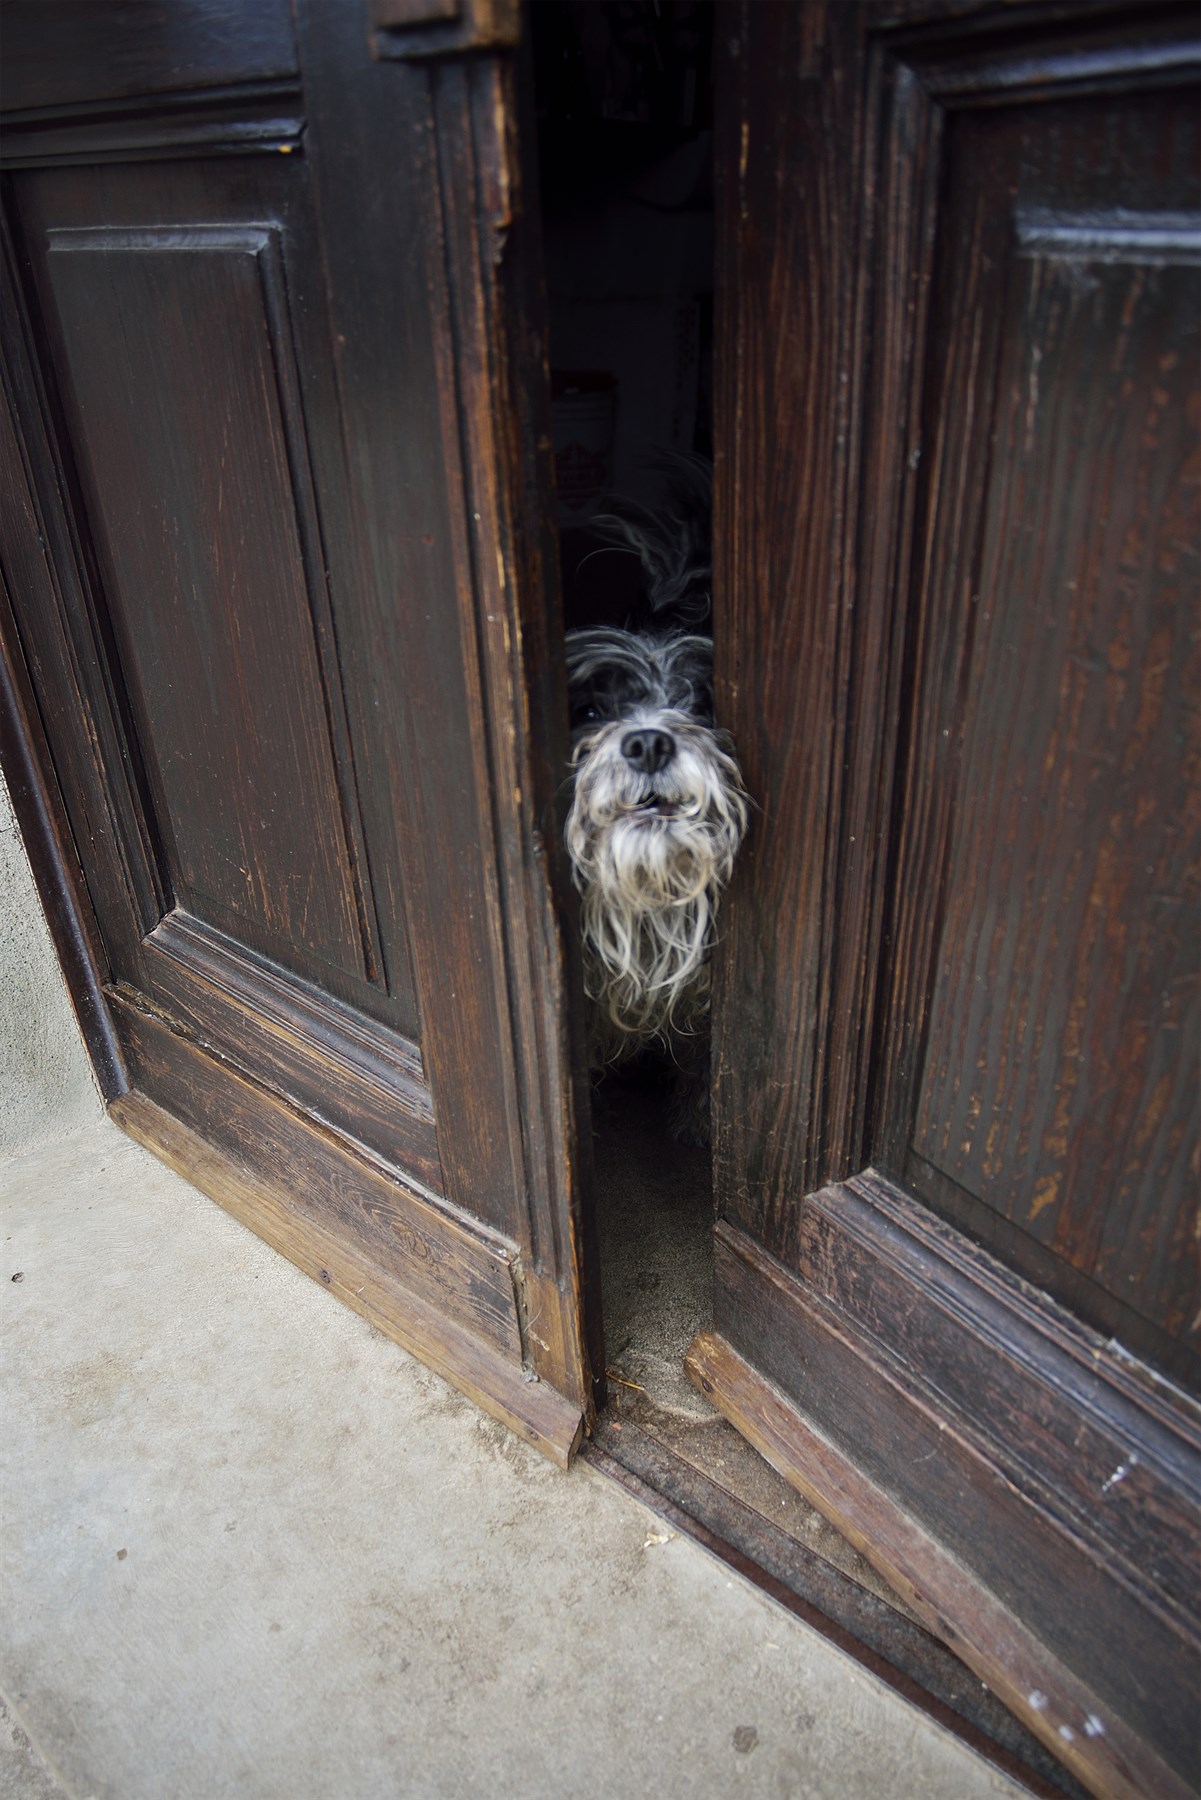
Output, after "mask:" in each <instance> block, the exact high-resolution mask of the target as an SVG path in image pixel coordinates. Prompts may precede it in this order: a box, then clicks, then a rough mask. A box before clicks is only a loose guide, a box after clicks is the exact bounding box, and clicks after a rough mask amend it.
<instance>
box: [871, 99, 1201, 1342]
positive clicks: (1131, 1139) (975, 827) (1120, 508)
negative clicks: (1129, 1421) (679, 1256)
mask: <svg viewBox="0 0 1201 1800" xmlns="http://www.w3.org/2000/svg"><path fill="white" fill-rule="evenodd" d="M1154 107H1155V114H1154V125H1155V134H1154V137H1152V134H1151V130H1150V120H1140V119H1139V118H1138V117H1137V109H1135V108H1134V107H1132V106H1130V105H1127V106H1126V108H1125V110H1124V115H1123V119H1122V123H1121V126H1120V127H1119V126H1117V125H1116V124H1114V125H1111V127H1110V137H1111V145H1110V154H1111V156H1112V158H1113V164H1112V167H1111V168H1103V169H1102V170H1100V171H1098V173H1097V177H1096V186H1097V188H1098V189H1100V188H1101V187H1102V184H1103V183H1104V185H1105V186H1106V187H1108V189H1109V191H1110V195H1111V198H1112V200H1113V203H1114V207H1115V208H1116V214H1115V212H1113V211H1111V212H1109V213H1108V214H1106V213H1104V212H1100V211H1097V210H1094V209H1091V208H1088V207H1087V206H1086V207H1083V208H1080V207H1078V208H1077V209H1076V210H1075V211H1070V210H1067V209H1063V208H1057V207H1056V206H1055V201H1056V199H1057V196H1056V195H1055V193H1054V191H1052V192H1051V193H1050V194H1048V193H1047V191H1046V187H1044V186H1043V183H1042V181H1040V180H1039V177H1040V176H1042V175H1043V170H1044V169H1058V168H1062V167H1064V166H1065V165H1067V166H1077V165H1078V164H1079V162H1080V161H1081V160H1082V159H1083V158H1084V156H1085V153H1086V152H1085V141H1086V134H1089V141H1092V139H1093V138H1094V137H1095V135H1096V130H1097V128H1096V126H1095V125H1094V126H1093V127H1092V130H1091V133H1090V129H1089V121H1088V119H1087V118H1086V117H1080V118H1076V119H1072V118H1069V117H1064V116H1061V117H1059V118H1055V117H1053V116H1052V117H1047V118H1045V119H1042V118H1040V121H1039V126H1040V131H1039V135H1038V137H1037V138H1035V137H1034V134H1033V133H1032V132H1031V130H1030V129H1029V128H1025V129H1024V130H1023V131H1022V133H1021V138H1020V149H1019V148H1018V146H1017V145H1015V146H1014V148H1013V150H1012V151H1011V152H1010V160H1011V162H1012V164H1013V165H1014V166H1016V165H1017V163H1018V159H1019V157H1020V166H1021V168H1022V170H1023V180H1024V182H1025V183H1026V184H1027V191H1030V190H1033V191H1034V192H1035V193H1040V194H1041V196H1042V201H1043V204H1042V205H1041V207H1040V209H1039V213H1038V215H1037V217H1035V216H1034V215H1033V214H1032V213H1031V212H1024V211H1022V210H1021V208H1022V204H1023V203H1022V202H1021V200H1019V220H1018V223H1019V243H1018V255H1017V257H1016V259H1015V260H1016V266H1012V265H1011V266H1010V268H1009V269H1008V271H1007V303H1006V306H1005V312H1004V325H1003V327H1002V330H1003V341H1002V345H1001V350H1000V358H1001V360H1000V368H999V379H998V389H997V395H998V399H997V409H996V413H995V415H994V417H993V418H991V419H989V420H987V422H986V423H985V429H988V430H989V431H990V434H991V461H990V475H989V481H988V490H987V496H986V500H985V505H986V521H985V526H984V541H983V546H982V558H981V565H980V576H979V579H978V584H977V585H978V591H979V594H980V596H981V599H980V606H979V614H980V616H979V618H978V620H977V623H976V631H975V642H974V646H973V652H972V663H971V668H970V669H969V671H968V673H967V696H966V699H965V701H964V702H963V703H962V704H964V706H965V709H966V710H965V713H964V714H963V715H962V716H963V717H964V720H965V724H964V727H963V742H962V750H961V757H960V766H959V770H958V776H957V780H958V795H959V798H958V801H957V805H956V808H955V819H954V826H953V838H952V842H951V845H950V850H949V866H948V871H947V878H946V888H945V902H944V904H945V912H944V917H943V923H942V931H941V941H940V944H939V947H938V950H937V952H936V963H935V974H934V983H933V991H932V993H931V996H930V1001H929V1023H928V1026H927V1039H926V1046H925V1052H924V1066H923V1075H922V1080H921V1087H920V1092H919V1094H918V1098H917V1105H916V1122H915V1135H914V1140H913V1143H914V1148H915V1150H916V1151H917V1153H918V1154H919V1155H921V1156H924V1157H925V1158H926V1159H927V1160H928V1161H930V1162H931V1163H933V1164H934V1165H936V1166H937V1167H938V1168H939V1169H940V1170H941V1171H942V1172H943V1173H944V1174H946V1175H949V1176H950V1177H952V1178H953V1179H954V1180H955V1181H957V1182H958V1183H959V1184H960V1185H961V1186H963V1187H964V1188H966V1189H967V1190H968V1191H969V1192H971V1193H973V1194H975V1195H976V1196H977V1197H979V1198H981V1199H982V1200H984V1201H985V1202H986V1203H987V1204H988V1205H989V1206H991V1207H992V1208H994V1209H995V1210H997V1211H998V1212H1000V1213H1002V1214H1003V1215H1004V1216H1005V1217H1006V1218H1008V1219H1009V1220H1011V1221H1012V1222H1013V1223H1015V1224H1020V1225H1021V1227H1022V1228H1023V1230H1025V1231H1026V1232H1028V1233H1029V1234H1030V1235H1032V1236H1033V1237H1035V1238H1037V1239H1038V1240H1039V1241H1040V1242H1042V1243H1044V1244H1047V1245H1049V1246H1050V1247H1052V1248H1053V1249H1054V1250H1055V1251H1056V1252H1057V1253H1058V1254H1059V1255H1061V1256H1063V1257H1064V1258H1065V1259H1066V1260H1067V1261H1069V1262H1070V1263H1071V1264H1072V1265H1073V1266H1074V1267H1076V1268H1079V1269H1081V1270H1082V1272H1084V1273H1085V1274H1086V1275H1088V1276H1089V1277H1090V1278H1091V1279H1092V1281H1093V1282H1095V1283H1096V1284H1097V1285H1099V1286H1100V1287H1102V1288H1104V1289H1105V1290H1107V1291H1109V1292H1112V1293H1114V1294H1115V1296H1116V1297H1117V1298H1118V1299H1119V1300H1120V1301H1121V1302H1122V1303H1123V1304H1125V1305H1126V1306H1129V1307H1131V1308H1132V1309H1134V1310H1135V1311H1138V1312H1141V1313H1143V1314H1145V1315H1146V1316H1148V1317H1150V1318H1151V1320H1152V1322H1153V1323H1155V1324H1156V1325H1158V1326H1159V1327H1160V1328H1161V1329H1162V1330H1164V1331H1165V1332H1166V1333H1167V1334H1168V1335H1170V1336H1173V1337H1178V1336H1180V1335H1181V1333H1182V1332H1183V1331H1184V1330H1185V1329H1186V1328H1187V1327H1188V1326H1189V1325H1191V1323H1192V1321H1193V1315H1194V1312H1195V1294H1196V1287H1197V1267H1196V1263H1195V1260H1194V1251H1195V1245H1194V1243H1193V1232H1192V1212H1193V1204H1192V1202H1193V1186H1194V1167H1195V1158H1196V1154H1197V1144H1196V1134H1195V1118H1194V1113H1195V1098H1196V1093H1197V1090H1198V1085H1199V1080H1201V1071H1199V1069H1198V1063H1197V1055H1198V1043H1199V1041H1201V1010H1199V1003H1201V955H1199V952H1198V946H1197V943H1196V933H1195V931H1194V929H1193V925H1194V921H1195V917H1196V907H1197V902H1198V898H1199V897H1201V895H1199V892H1198V885H1197V880H1198V878H1197V867H1196V843H1197V831H1198V823H1199V795H1201V784H1199V781H1198V776H1199V774H1201V721H1199V717H1198V710H1197V706H1196V694H1197V691H1198V685H1199V682H1201V655H1199V647H1198V633H1197V628H1196V617H1195V601H1196V580H1195V569H1194V566H1193V556H1192V547H1194V546H1195V545H1196V543H1197V541H1198V537H1199V536H1201V506H1199V504H1198V502H1199V498H1201V496H1199V494H1198V486H1197V480H1196V465H1197V460H1198V455H1199V452H1201V440H1199V438H1198V424H1199V423H1201V390H1199V388H1198V383H1197V366H1198V350H1199V349H1201V346H1199V345H1198V341H1197V339H1198V318H1197V310H1198V309H1197V294H1198V289H1197V279H1196V275H1195V272H1194V271H1193V270H1192V269H1191V268H1189V267H1187V266H1182V265H1181V263H1180V262H1179V261H1178V260H1177V259H1178V258H1179V257H1180V256H1181V254H1182V245H1181V242H1180V239H1179V238H1178V239H1177V241H1176V243H1173V242H1172V241H1171V240H1170V238H1165V235H1164V233H1163V231H1162V230H1161V229H1159V228H1158V226H1157V220H1159V219H1161V218H1162V217H1164V216H1167V217H1169V218H1171V217H1173V216H1175V215H1174V214H1173V212H1172V210H1171V209H1172V205H1173V202H1179V201H1180V200H1182V199H1183V198H1184V197H1185V191H1186V190H1187V187H1188V186H1189V185H1190V184H1189V183H1188V181H1187V179H1186V178H1185V174H1186V171H1187V170H1189V169H1190V168H1193V167H1195V166H1196V163H1197V160H1198V146H1197V143H1196V119H1195V116H1194V111H1195V109H1193V108H1192V106H1191V104H1189V103H1188V102H1187V101H1186V98H1185V96H1184V95H1183V94H1180V95H1179V96H1172V97H1171V98H1169V96H1167V95H1164V96H1161V97H1159V98H1158V99H1157V100H1156V102H1155V103H1154ZM1119 130H1121V131H1123V132H1124V135H1125V141H1118V142H1113V139H1114V138H1115V137H1117V134H1118V132H1119ZM1005 135H1007V136H1008V137H1009V138H1010V139H1012V138H1013V137H1014V136H1016V133H1014V131H1013V129H1012V127H1011V128H1010V131H1009V133H1008V134H1005ZM987 136H988V140H989V141H988V142H984V141H978V142H977V143H975V144H972V145H969V144H967V143H965V144H964V146H963V160H964V161H965V162H967V161H977V160H978V161H979V162H980V163H981V164H984V163H987V165H988V167H989V168H990V169H992V170H999V169H1001V168H1003V167H1004V164H1005V161H1006V158H1005V156H1004V154H1003V153H1002V152H1001V148H1000V141H999V140H1002V141H1003V134H1002V133H1000V132H998V131H996V130H995V129H994V130H992V131H989V132H988V134H987ZM1136 139H1137V141H1138V142H1139V143H1140V144H1144V143H1145V144H1148V145H1151V144H1153V145H1154V178H1153V182H1149V183H1148V189H1147V190H1145V191H1144V194H1143V195H1142V196H1139V194H1138V192H1137V190H1138V187H1139V185H1140V184H1139V183H1137V181H1136V180H1135V179H1134V175H1135V171H1136V170H1137V168H1138V162H1137V160H1136V156H1135V153H1134V145H1133V142H1132V140H1136ZM1143 155H1144V157H1145V158H1146V159H1147V161H1148V163H1150V161H1151V155H1150V153H1149V150H1144V152H1143ZM1119 169H1120V170H1121V171H1123V172H1124V177H1125V179H1124V182H1123V183H1122V184H1121V185H1119V184H1118V181H1117V171H1118V170H1119ZM1177 169H1178V170H1179V171H1180V173H1179V175H1176V176H1175V178H1173V176H1174V171H1176V170H1177ZM1106 178H1108V179H1106ZM1044 179H1045V177H1044ZM1048 185H1050V184H1048ZM1192 185H1193V189H1194V192H1193V201H1194V212H1193V214H1192V217H1193V220H1194V233H1193V255H1194V256H1195V255H1196V254H1197V252H1198V251H1201V204H1199V202H1201V196H1199V195H1198V194H1197V192H1196V185H1195V183H1193V184H1192ZM1149 192H1153V194H1154V198H1155V201H1156V208H1155V210H1154V211H1149V210H1143V211H1141V212H1140V211H1139V210H1137V209H1136V206H1135V205H1134V204H1133V202H1134V201H1135V200H1136V199H1138V198H1140V197H1141V198H1144V199H1146V198H1147V197H1148V193H1149ZM1091 198H1092V194H1091V193H1087V194H1086V195H1085V199H1086V200H1088V199H1091ZM1184 216H1185V217H1188V216H1189V215H1188V214H1187V213H1186V214H1185V215H1184ZM1107 217H1108V218H1109V219H1110V220H1111V221H1112V223H1111V224H1110V226H1109V232H1110V235H1109V236H1108V237H1106V235H1105V233H1106V225H1105V221H1106V218H1107ZM1023 220H1024V221H1026V224H1025V226H1023ZM1119 220H1120V223H1119V222H1118V221H1119ZM1030 231H1034V232H1035V233H1036V236H1035V237H1034V238H1031V237H1030V236H1029V235H1026V234H1028V233H1029V232H1030ZM1183 248H1184V249H1185V250H1187V242H1186V243H1185V244H1184V246H1183ZM934 529H937V527H934ZM951 729H952V732H953V733H954V727H952V728H951ZM903 879H904V877H903Z"/></svg>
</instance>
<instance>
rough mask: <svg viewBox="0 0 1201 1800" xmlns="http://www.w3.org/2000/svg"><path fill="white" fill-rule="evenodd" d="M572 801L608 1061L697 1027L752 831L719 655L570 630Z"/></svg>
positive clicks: (679, 642) (689, 644) (691, 640)
mask: <svg viewBox="0 0 1201 1800" xmlns="http://www.w3.org/2000/svg"><path fill="white" fill-rule="evenodd" d="M567 669H568V683H569V700H570V706H571V726H572V747H573V759H572V760H573V767H574V771H575V773H574V791H573V795H572V803H571V809H570V812H569V815H568V821H567V830H566V840H567V849H568V854H569V855H570V857H571V863H572V869H573V873H574V876H575V880H576V885H577V887H578V888H579V890H580V893H581V895H582V897H583V906H582V912H583V927H584V948H585V976H586V980H587V983H588V991H589V994H590V995H591V997H592V999H593V1001H594V1002H595V1003H596V1005H597V1008H598V1009H599V1012H600V1015H601V1021H602V1026H603V1030H602V1032H601V1036H602V1037H603V1038H604V1039H605V1042H606V1046H607V1048H606V1050H605V1051H604V1054H606V1055H607V1056H608V1057H609V1058H612V1057H614V1056H616V1055H619V1054H620V1053H621V1050H622V1049H623V1048H629V1047H632V1046H633V1045H635V1044H637V1043H644V1042H647V1041H649V1040H651V1039H655V1038H658V1039H661V1040H666V1038H667V1037H668V1036H669V1035H670V1034H671V1033H673V1032H676V1031H680V1030H685V1031H686V1030H689V1029H694V1028H695V1022H696V1020H697V1019H698V1018H699V1017H700V1016H701V1014H702V1013H703V1012H704V1011H706V1010H707V1005H708V983H707V971H706V970H705V966H704V965H705V959H706V953H707V951H708V947H709V942H710V937H711V932H712V924H713V918H714V914H715V912H716V909H717V902H718V897H719V895H720V892H721V889H722V887H723V886H724V885H725V883H726V881H728V879H729V876H730V871H731V869H732V867H733V863H734V857H735V854H736V853H737V850H738V846H739V844H740V843H741V841H742V837H743V833H744V832H745V830H746V822H747V802H746V795H745V792H744V790H743V786H742V778H741V775H740V773H739V770H738V765H737V763H736V762H735V760H734V758H733V756H732V755H731V753H730V749H729V746H728V744H727V742H726V741H725V739H724V738H723V737H722V735H721V734H720V733H719V732H717V731H716V730H715V729H714V726H713V697H712V682H713V646H712V642H711V640H710V639H709V638H706V637H700V636H696V635H692V634H686V633H671V632H666V633H663V634H650V633H640V632H630V631H617V630H612V629H609V628H605V627H598V628H595V629H588V630H582V631H573V632H569V633H568V636H567Z"/></svg>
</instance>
